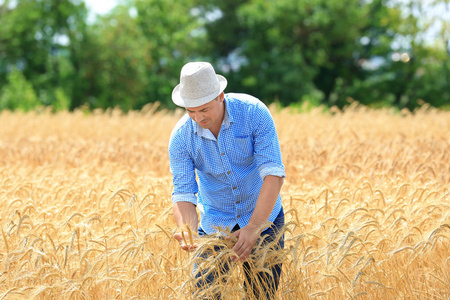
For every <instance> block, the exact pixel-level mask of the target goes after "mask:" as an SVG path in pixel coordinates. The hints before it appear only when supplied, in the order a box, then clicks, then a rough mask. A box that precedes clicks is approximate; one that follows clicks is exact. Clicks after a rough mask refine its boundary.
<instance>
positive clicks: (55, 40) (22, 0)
mask: <svg viewBox="0 0 450 300" xmlns="http://www.w3.org/2000/svg"><path fill="white" fill-rule="evenodd" d="M431 5H432V6H434V7H436V8H438V9H441V10H442V11H447V12H448V15H450V3H449V2H448V0H436V1H434V2H433V4H431ZM428 8H429V7H428ZM425 9H426V8H425V7H424V4H423V3H422V2H421V1H420V0H409V1H408V2H405V1H401V2H398V1H394V0H391V1H388V0H348V1H337V0H276V1H275V0H240V1H238V0H227V1H215V0H178V1H175V0H127V1H125V0H123V2H121V3H120V5H118V6H117V7H116V8H114V9H113V10H112V11H111V12H110V13H108V14H106V15H104V16H101V17H99V18H97V19H96V20H95V21H94V22H88V21H87V10H86V6H85V4H84V2H83V1H82V0H40V1H36V0H17V1H10V0H5V1H0V104H1V105H2V106H0V109H16V108H19V107H20V108H21V109H23V104H24V103H25V102H27V101H28V100H30V99H32V100H30V101H31V102H30V103H33V104H28V105H26V106H27V107H33V106H38V105H51V106H52V107H53V108H54V109H55V110H60V109H75V108H77V107H80V106H87V107H89V108H103V109H106V108H108V107H120V108H121V109H123V110H125V111H127V110H130V109H140V108H142V107H143V106H144V105H145V104H147V103H149V102H160V103H162V105H163V106H165V107H168V108H173V107H174V105H173V104H172V101H171V92H172V89H173V87H174V86H175V85H176V84H177V83H178V81H179V72H180V69H181V67H182V66H183V65H184V64H185V63H186V62H188V61H192V60H207V61H210V62H212V63H213V65H214V66H215V67H216V69H217V71H218V72H219V73H222V74H223V75H225V76H226V77H227V79H228V81H229V86H228V88H227V90H229V91H237V92H247V93H251V94H254V95H255V96H257V97H259V98H261V99H262V100H264V101H266V102H272V101H278V102H279V103H281V104H282V105H293V104H296V103H303V102H309V103H312V104H315V105H319V104H323V105H326V106H333V105H336V106H338V107H341V108H342V107H344V106H346V105H348V104H349V103H350V102H352V101H355V100H356V101H359V102H360V103H362V104H365V105H370V106H374V107H378V106H395V107H398V108H403V107H406V108H409V109H411V110H412V109H414V108H415V107H417V106H419V105H421V103H423V102H428V103H430V104H431V105H434V106H438V107H448V106H449V105H450V91H449V88H448V87H449V86H450V84H449V83H450V40H449V39H450V25H449V20H448V18H445V17H443V16H445V15H446V14H445V13H444V14H442V16H441V17H433V18H430V17H429V18H423V17H422V16H423V15H424V10H425ZM437 25H440V27H439V26H437ZM430 28H439V30H437V31H435V32H434V34H433V40H431V41H430V40H427V37H428V36H429V32H428V31H429V29H430ZM427 32H428V33H427ZM19 86H22V87H24V88H23V91H22V92H23V93H24V95H25V94H26V95H28V96H26V97H25V98H20V97H23V96H20V93H21V91H20V89H21V88H18V87H19ZM25 87H26V88H25ZM25 91H27V92H25ZM32 95H34V96H32ZM19 98H20V99H19ZM24 99H28V100H24ZM24 101H25V102H24ZM27 103H28V102H27Z"/></svg>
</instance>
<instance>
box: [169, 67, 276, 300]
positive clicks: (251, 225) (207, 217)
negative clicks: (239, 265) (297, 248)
mask: <svg viewBox="0 0 450 300" xmlns="http://www.w3.org/2000/svg"><path fill="white" fill-rule="evenodd" d="M226 86H227V80H226V79H225V77H223V76H221V75H218V74H216V73H215V71H214V69H213V67H212V66H211V64H209V63H206V62H191V63H188V64H186V65H185V66H184V67H183V68H182V70H181V76H180V84H179V85H177V86H176V87H175V88H174V90H173V92H172V100H173V102H174V103H175V104H176V105H178V106H181V107H184V108H185V109H186V111H187V114H186V115H185V116H184V117H182V118H181V119H180V121H179V122H178V123H177V125H176V126H175V128H174V129H173V131H172V134H171V138H170V143H169V157H170V169H171V172H172V175H173V185H174V190H173V194H172V202H173V213H174V218H175V222H176V224H177V226H178V228H179V229H180V230H185V228H186V226H189V228H191V229H193V230H198V233H199V235H200V236H205V235H213V234H215V233H217V228H222V229H227V228H228V229H229V230H231V232H232V234H231V238H234V239H236V243H235V244H234V246H233V248H232V250H233V251H234V253H235V257H234V260H239V261H242V262H244V263H243V267H244V271H245V274H246V275H247V278H246V284H245V287H246V292H247V293H250V292H253V294H254V296H255V297H256V298H257V299H262V298H261V297H263V295H261V293H260V291H261V289H262V290H263V292H264V293H265V294H266V297H267V298H269V299H271V298H272V297H274V294H275V291H276V289H277V287H278V283H279V279H280V274H281V263H277V264H276V265H274V266H270V267H269V268H270V271H271V273H272V274H271V275H268V274H267V272H260V273H258V275H257V276H255V275H252V274H254V273H253V271H252V265H253V264H252V263H250V262H249V260H250V257H249V256H250V254H251V253H252V251H253V250H254V248H255V245H256V244H257V242H258V241H259V240H260V239H263V242H264V243H270V242H273V241H274V240H275V239H276V236H277V234H278V233H279V232H280V231H281V230H282V227H283V226H284V212H283V208H282V204H281V197H280V190H281V186H282V185H283V180H284V177H285V170H284V166H283V164H282V160H281V152H280V146H279V142H278V137H277V133H276V130H275V125H274V122H273V119H272V116H271V115H270V112H269V110H268V108H267V107H266V106H265V105H264V104H263V103H262V102H261V101H259V100H258V99H256V98H255V97H252V96H250V95H246V94H226V95H225V94H224V92H223V91H224V89H225V87H226ZM196 175H197V177H198V183H197V180H196ZM197 208H198V209H199V211H200V224H199V221H198V215H197ZM268 222H271V224H272V225H267V223H268ZM187 236H188V235H187V233H183V232H178V233H176V234H175V235H174V237H175V239H177V240H178V242H179V243H180V246H181V248H182V249H183V250H186V251H192V250H193V249H195V248H196V247H197V245H196V244H195V243H193V244H191V242H189V240H188V239H187ZM275 243H276V247H275V248H273V249H275V251H276V250H278V249H282V248H283V247H284V240H283V239H282V238H281V239H278V240H276V241H275ZM228 268H229V266H227V267H226V268H225V269H228ZM194 274H195V275H196V277H197V278H198V287H199V288H200V289H202V288H205V287H206V286H207V285H209V284H211V283H212V282H213V281H214V279H215V278H214V277H215V276H213V275H211V272H209V273H208V274H209V275H208V276H203V275H204V274H203V273H202V271H201V270H198V269H196V267H195V266H194ZM214 298H220V295H214Z"/></svg>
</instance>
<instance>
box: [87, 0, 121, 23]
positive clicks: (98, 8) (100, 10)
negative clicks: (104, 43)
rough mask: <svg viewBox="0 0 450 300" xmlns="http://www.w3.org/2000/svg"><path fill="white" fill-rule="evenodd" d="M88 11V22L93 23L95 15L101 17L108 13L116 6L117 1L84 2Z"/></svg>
mask: <svg viewBox="0 0 450 300" xmlns="http://www.w3.org/2000/svg"><path fill="white" fill-rule="evenodd" d="M84 2H85V3H86V7H87V8H88V10H89V16H88V22H91V21H94V19H95V15H102V14H106V13H107V12H109V11H110V10H111V9H112V8H113V7H114V6H116V5H117V4H118V2H119V0H84Z"/></svg>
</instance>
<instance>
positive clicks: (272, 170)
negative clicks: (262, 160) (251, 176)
mask: <svg viewBox="0 0 450 300" xmlns="http://www.w3.org/2000/svg"><path fill="white" fill-rule="evenodd" d="M267 175H273V176H278V177H282V178H285V177H286V172H285V170H284V166H283V165H281V166H280V165H277V164H274V163H269V164H265V165H262V166H260V167H259V176H261V178H262V179H263V180H264V178H266V176H267Z"/></svg>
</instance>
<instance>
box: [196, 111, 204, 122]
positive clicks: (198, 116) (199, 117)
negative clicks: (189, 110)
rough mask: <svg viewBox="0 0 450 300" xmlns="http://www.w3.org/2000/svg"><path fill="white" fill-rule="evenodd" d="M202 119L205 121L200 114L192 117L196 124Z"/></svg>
mask: <svg viewBox="0 0 450 300" xmlns="http://www.w3.org/2000/svg"><path fill="white" fill-rule="evenodd" d="M204 119H205V118H204V115H203V114H201V113H196V114H195V116H194V121H195V122H197V123H200V122H201V121H203V120H204Z"/></svg>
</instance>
